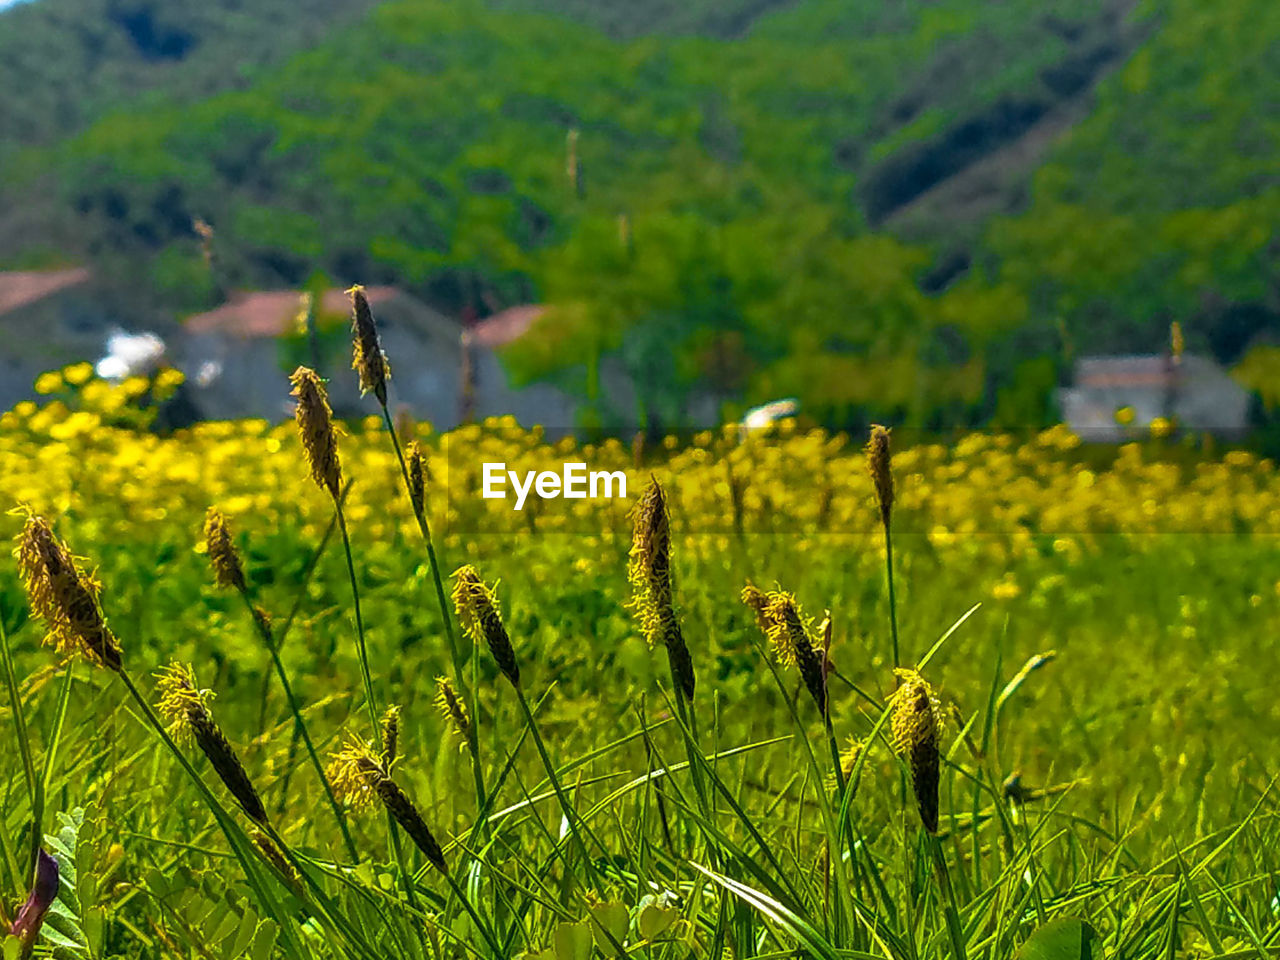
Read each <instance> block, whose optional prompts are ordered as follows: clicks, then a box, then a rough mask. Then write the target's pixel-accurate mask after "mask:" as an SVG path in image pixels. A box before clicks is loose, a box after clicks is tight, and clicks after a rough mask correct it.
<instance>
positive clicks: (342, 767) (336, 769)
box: [325, 734, 385, 813]
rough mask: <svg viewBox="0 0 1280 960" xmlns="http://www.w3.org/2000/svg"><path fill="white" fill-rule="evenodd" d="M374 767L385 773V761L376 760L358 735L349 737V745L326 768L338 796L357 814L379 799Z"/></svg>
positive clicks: (335, 754) (371, 750)
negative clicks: (383, 764) (370, 772)
mask: <svg viewBox="0 0 1280 960" xmlns="http://www.w3.org/2000/svg"><path fill="white" fill-rule="evenodd" d="M370 763H372V764H373V766H374V767H376V768H378V769H381V761H379V760H378V759H377V758H376V757H375V756H374V753H373V748H372V747H370V746H369V744H367V743H366V742H365V741H364V740H363V739H361V738H360V737H357V736H356V735H355V734H349V735H348V737H347V742H346V744H345V745H344V746H343V747H342V749H341V750H339V751H338V752H337V753H334V754H332V755H331V756H330V758H329V765H328V766H327V767H326V768H325V776H326V777H328V780H329V785H330V786H331V787H332V788H333V794H334V796H335V797H337V798H338V799H339V800H340V801H342V802H343V803H345V804H346V805H347V806H348V807H350V808H351V809H352V810H354V811H356V812H357V813H360V812H363V811H365V810H368V809H369V808H370V807H371V806H373V803H374V801H375V800H376V799H377V794H376V793H374V790H373V780H372V778H371V777H370V775H369V773H368V769H369V764H370ZM383 772H384V773H385V771H383Z"/></svg>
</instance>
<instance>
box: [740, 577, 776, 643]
mask: <svg viewBox="0 0 1280 960" xmlns="http://www.w3.org/2000/svg"><path fill="white" fill-rule="evenodd" d="M740 596H741V599H742V602H743V603H745V604H746V605H747V606H748V607H750V608H751V612H752V613H753V614H755V617H756V626H758V627H759V628H760V632H761V633H763V634H764V635H765V636H766V637H768V636H769V598H768V597H767V596H766V595H765V593H764V591H763V590H761V589H759V588H758V587H757V586H756V585H755V584H754V583H748V584H747V585H746V586H745V587H743V588H742V593H741V595H740Z"/></svg>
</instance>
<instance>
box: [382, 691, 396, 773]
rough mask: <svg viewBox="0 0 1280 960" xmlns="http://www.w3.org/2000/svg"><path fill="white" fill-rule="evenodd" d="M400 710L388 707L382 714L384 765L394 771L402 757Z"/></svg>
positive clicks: (393, 706)
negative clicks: (397, 761)
mask: <svg viewBox="0 0 1280 960" xmlns="http://www.w3.org/2000/svg"><path fill="white" fill-rule="evenodd" d="M399 751H400V708H399V707H398V706H395V705H394V704H393V705H392V706H389V707H387V709H386V710H385V711H384V712H383V714H382V765H383V767H385V768H386V769H387V770H390V769H392V768H393V767H394V766H395V764H396V760H397V759H399V756H400V753H399Z"/></svg>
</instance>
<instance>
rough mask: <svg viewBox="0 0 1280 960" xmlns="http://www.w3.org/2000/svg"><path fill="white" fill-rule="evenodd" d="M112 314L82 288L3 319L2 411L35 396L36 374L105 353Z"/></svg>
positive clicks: (0, 361) (0, 351) (0, 327)
mask: <svg viewBox="0 0 1280 960" xmlns="http://www.w3.org/2000/svg"><path fill="white" fill-rule="evenodd" d="M112 327H113V318H112V317H111V316H110V315H109V314H108V312H107V311H106V310H105V309H103V308H102V307H101V306H100V305H99V304H98V302H97V301H96V300H94V299H93V298H92V297H91V296H90V295H89V294H87V293H85V292H83V291H82V290H80V289H76V290H66V291H63V292H61V293H57V294H54V295H52V296H49V297H45V298H44V299H42V300H40V301H39V302H37V303H33V304H30V305H28V306H25V307H21V308H19V309H17V310H14V311H12V312H11V313H7V314H5V315H4V316H2V317H0V410H8V409H10V408H11V407H12V406H13V405H14V404H16V403H20V402H21V401H23V400H32V399H35V398H36V392H35V389H34V384H35V380H36V377H38V376H39V375H40V374H42V373H44V372H45V371H47V370H58V369H61V368H62V367H65V366H69V365H70V364H73V363H79V362H80V361H82V360H88V361H90V362H96V361H97V360H98V359H99V358H100V357H102V355H103V354H104V353H105V352H106V346H107V336H108V334H109V333H110V332H111V329H112Z"/></svg>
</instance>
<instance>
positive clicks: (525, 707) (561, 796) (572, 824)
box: [512, 684, 604, 890]
mask: <svg viewBox="0 0 1280 960" xmlns="http://www.w3.org/2000/svg"><path fill="white" fill-rule="evenodd" d="M512 686H513V687H514V688H515V691H516V699H517V700H518V701H519V702H520V710H521V711H522V712H523V713H524V719H525V722H526V723H527V724H528V725H529V732H530V733H531V734H532V735H533V744H534V746H535V747H536V748H537V750H538V756H539V757H541V758H542V766H543V767H544V768H545V769H546V771H547V778H548V779H549V780H550V781H551V788H552V789H553V790H554V791H555V794H556V799H557V800H559V801H560V809H561V810H562V811H563V812H564V818H565V822H566V823H568V824H569V832H570V833H571V834H573V839H574V840H575V841H576V843H577V845H578V852H579V853H580V854H581V855H582V861H583V863H584V864H585V865H586V867H587V871H588V872H589V873H590V874H591V882H592V885H593V886H595V887H596V889H597V890H599V889H602V888H601V886H600V875H599V874H598V873H597V872H596V865H595V862H594V861H593V860H592V859H591V854H589V853H588V852H587V844H586V841H584V840H583V839H582V834H581V832H580V828H581V829H584V830H585V829H586V824H585V823H584V822H582V820H581V818H580V817H579V816H578V812H577V811H576V810H574V809H573V807H572V806H571V805H570V803H569V797H568V796H567V795H566V794H565V792H564V787H562V786H561V785H560V778H559V777H558V776H556V770H555V767H554V766H553V765H552V763H551V757H550V756H548V755H547V748H546V745H545V744H543V742H542V734H540V733H539V732H538V725H537V724H536V723H535V722H534V719H533V711H532V710H530V709H529V701H528V700H527V699H526V698H525V695H524V690H522V689H521V688H520V687H519V686H517V685H515V684H513V685H512ZM592 839H593V840H594V839H595V837H594V835H593V836H592ZM595 842H596V844H597V845H600V841H599V840H596V841H595ZM603 849H604V848H603V846H601V850H603Z"/></svg>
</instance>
